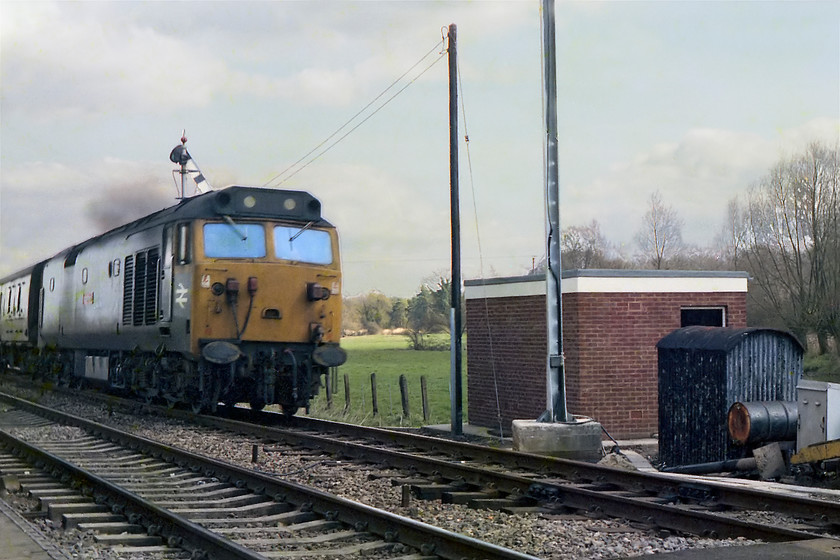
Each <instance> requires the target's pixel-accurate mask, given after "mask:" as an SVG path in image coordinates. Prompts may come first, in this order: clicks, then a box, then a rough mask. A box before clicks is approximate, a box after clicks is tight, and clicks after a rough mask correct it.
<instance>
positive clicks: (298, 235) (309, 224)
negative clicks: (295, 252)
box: [289, 222, 315, 243]
mask: <svg viewBox="0 0 840 560" xmlns="http://www.w3.org/2000/svg"><path fill="white" fill-rule="evenodd" d="M314 224H315V222H309V223H308V224H306V225H305V226H303V227H302V228H300V230H299V231H298V232H297V233H296V234H294V235H293V236H291V237H290V238H289V243H291V242H292V241H294V240H295V239H297V238H298V237H300V235H301V234H302V233H303V232H304V231H306V230H308V229H309V228H311V227H312V226H313V225H314Z"/></svg>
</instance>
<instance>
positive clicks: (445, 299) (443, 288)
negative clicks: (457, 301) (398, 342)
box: [406, 277, 452, 350]
mask: <svg viewBox="0 0 840 560" xmlns="http://www.w3.org/2000/svg"><path fill="white" fill-rule="evenodd" d="M451 293H452V281H451V280H450V279H448V278H443V277H440V278H438V280H437V283H436V284H431V283H430V282H426V283H424V284H423V285H422V286H420V292H418V293H417V295H415V296H414V297H413V298H411V299H410V300H409V301H408V306H407V331H406V336H408V338H409V340H410V341H411V344H412V347H413V348H414V349H415V350H427V349H434V348H430V347H429V345H428V343H427V341H426V338H425V335H427V334H430V333H439V332H449V309H450V305H451V302H450V299H451V295H450V294H451Z"/></svg>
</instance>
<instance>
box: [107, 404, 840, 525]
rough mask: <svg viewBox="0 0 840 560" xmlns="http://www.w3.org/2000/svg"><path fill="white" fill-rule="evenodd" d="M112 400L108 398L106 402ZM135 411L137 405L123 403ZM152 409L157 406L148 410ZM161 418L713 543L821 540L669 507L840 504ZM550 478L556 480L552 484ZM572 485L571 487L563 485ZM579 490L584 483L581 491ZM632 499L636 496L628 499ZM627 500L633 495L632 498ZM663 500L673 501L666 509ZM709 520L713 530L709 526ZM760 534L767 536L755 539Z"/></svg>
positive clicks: (825, 519)
mask: <svg viewBox="0 0 840 560" xmlns="http://www.w3.org/2000/svg"><path fill="white" fill-rule="evenodd" d="M109 399H113V397H109ZM126 402H128V403H131V405H132V406H133V407H134V408H136V407H137V406H138V404H137V403H136V402H133V401H126ZM153 408H158V407H153ZM160 409H161V410H162V411H165V412H166V413H167V414H168V415H170V416H172V417H175V418H182V419H186V420H189V421H191V422H195V423H199V424H203V425H206V426H209V427H212V428H215V429H226V430H232V431H237V432H239V433H244V434H248V435H253V436H256V437H259V438H263V439H270V440H274V441H282V442H285V443H287V444H290V445H293V446H303V447H307V448H311V449H317V450H323V451H328V452H331V453H336V454H342V455H345V456H354V457H356V458H359V459H364V460H369V461H376V462H379V463H382V464H387V465H391V466H395V467H401V468H405V469H409V470H413V471H418V472H425V473H427V474H431V475H439V476H441V477H442V478H446V479H449V480H453V481H464V482H466V483H469V484H474V485H477V486H487V485H492V486H493V487H495V488H497V489H501V490H503V491H506V492H509V493H511V494H512V495H518V496H531V497H534V498H535V499H537V500H541V501H543V502H549V503H550V502H555V503H561V502H562V503H563V504H564V505H566V506H568V507H571V508H577V509H583V510H591V509H593V508H595V509H599V510H600V511H602V512H603V513H605V514H608V515H613V516H616V517H625V518H627V519H631V520H635V521H639V522H642V523H646V524H654V525H657V526H659V527H662V528H667V529H674V530H678V531H684V532H689V533H693V534H698V535H708V534H714V535H717V536H720V537H738V536H742V537H747V538H763V539H765V540H772V541H779V540H802V539H811V538H816V537H821V536H823V535H820V534H815V533H811V532H808V531H799V530H792V529H783V528H777V527H772V526H764V525H761V524H756V523H752V522H745V521H741V520H737V519H733V518H731V517H724V516H718V515H712V514H708V513H705V512H701V511H696V510H695V511H691V510H689V509H688V508H686V507H680V506H678V505H676V503H677V502H678V501H680V500H682V499H685V500H690V501H696V502H700V503H714V504H716V505H719V504H722V505H727V506H732V507H736V508H741V509H747V510H763V511H776V512H779V513H783V514H786V515H793V516H801V517H804V518H812V519H817V520H818V521H819V522H822V523H825V524H834V525H835V526H836V525H838V524H840V504H839V503H836V502H829V501H825V500H817V499H813V498H807V497H802V496H781V495H778V494H775V493H773V492H770V491H766V490H758V489H752V488H740V487H732V486H728V485H726V484H723V483H715V482H713V481H708V480H703V481H698V480H697V479H695V478H691V477H686V476H681V475H673V474H661V473H645V472H639V471H628V470H623V469H616V468H612V467H606V466H603V465H597V464H592V463H585V462H580V461H572V460H568V459H558V458H553V457H547V456H542V455H535V454H528V453H522V452H516V451H510V450H506V449H495V448H491V447H486V446H481V445H475V444H470V443H463V442H456V441H451V440H446V439H441V438H433V437H429V436H423V435H417V434H409V433H405V432H401V431H397V430H387V429H382V428H371V427H364V426H356V425H351V424H342V423H337V422H331V421H324V420H312V419H308V418H298V417H294V418H292V419H285V418H283V417H281V416H280V415H278V414H271V413H267V414H266V413H260V414H258V415H253V411H250V410H247V409H237V408H234V409H230V410H228V412H229V413H232V415H236V416H239V417H243V416H245V417H254V418H257V419H259V420H260V421H263V420H267V419H271V421H272V422H271V423H273V424H277V423H285V424H291V425H292V426H296V427H302V428H304V429H312V426H313V425H314V426H315V429H319V430H325V429H326V430H327V431H330V432H334V433H339V434H340V435H342V436H344V437H352V438H359V439H373V440H375V441H378V442H380V443H383V444H387V445H400V446H404V447H410V448H415V449H426V450H429V451H436V452H441V453H445V454H448V455H451V456H452V457H453V460H444V459H437V458H431V457H419V456H417V455H415V454H411V453H406V452H404V451H395V450H393V449H380V448H376V447H371V446H368V445H364V444H359V443H353V442H342V441H335V440H333V439H331V438H329V437H325V436H323V435H320V434H313V433H301V432H300V431H298V430H292V429H287V428H280V427H277V426H271V427H267V426H265V425H262V424H254V423H252V422H245V421H241V420H232V419H229V418H220V417H218V416H200V415H195V414H193V413H191V412H187V411H179V410H168V409H165V408H163V407H160ZM460 459H465V460H466V459H468V460H473V461H480V462H484V463H495V464H498V465H502V466H504V467H505V468H509V469H523V470H526V471H529V472H534V473H539V474H541V475H543V476H545V477H547V478H545V479H540V480H535V479H534V478H533V477H521V476H517V475H516V474H512V473H495V472H491V471H488V470H486V469H483V468H480V467H475V466H472V465H467V464H462V463H460V462H459V460H460ZM549 477H556V478H560V479H562V480H560V481H556V480H551V479H550V478H549ZM570 482H571V483H573V484H570ZM580 484H591V485H592V486H593V487H600V488H599V489H598V490H595V489H594V488H585V487H581V486H579V485H580ZM634 494H635V496H633V495H634ZM629 496H633V497H632V498H631V497H629ZM668 502H672V503H673V505H671V504H669V503H668ZM713 520H716V521H714V523H715V525H714V528H710V524H711V523H712V522H713ZM759 532H761V533H766V534H765V535H764V536H762V537H758V536H756V535H757V534H758V533H759Z"/></svg>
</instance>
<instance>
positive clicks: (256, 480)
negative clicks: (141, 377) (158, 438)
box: [0, 393, 534, 560]
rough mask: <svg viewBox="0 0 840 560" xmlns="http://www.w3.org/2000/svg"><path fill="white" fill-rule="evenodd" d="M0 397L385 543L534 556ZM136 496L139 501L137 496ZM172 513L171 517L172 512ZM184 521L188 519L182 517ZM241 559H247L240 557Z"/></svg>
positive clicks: (508, 558) (526, 559)
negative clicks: (301, 508)
mask: <svg viewBox="0 0 840 560" xmlns="http://www.w3.org/2000/svg"><path fill="white" fill-rule="evenodd" d="M0 399H3V400H5V401H7V402H9V403H11V404H13V405H14V406H15V407H18V408H21V409H24V410H28V411H30V412H33V413H35V414H38V415H39V416H43V417H46V418H50V419H52V420H54V421H57V422H60V423H63V424H68V425H73V426H77V427H79V428H82V429H84V430H87V431H89V432H91V433H92V434H94V435H96V436H98V437H101V438H104V439H108V440H110V441H112V442H114V443H118V444H120V445H123V446H126V447H131V448H132V449H144V450H145V452H146V453H149V454H151V455H152V456H154V457H156V458H159V459H161V460H164V461H167V462H172V463H175V464H176V465H179V466H182V467H185V468H194V469H199V470H201V471H203V472H204V473H205V475H208V476H215V477H217V478H219V479H220V480H223V481H235V482H236V484H237V486H240V487H247V488H249V489H250V490H251V491H253V492H255V493H258V494H265V495H269V496H273V497H274V498H275V500H278V501H289V502H293V503H306V504H308V506H309V507H310V508H311V510H312V511H314V512H316V513H319V514H321V515H324V516H325V517H328V518H331V519H335V520H339V521H342V522H344V523H346V524H348V525H350V526H356V527H358V526H360V525H359V524H360V523H362V525H363V526H364V529H365V531H367V532H369V533H372V534H375V535H377V536H379V537H380V538H383V539H385V540H387V541H391V542H401V543H403V544H406V545H409V546H411V547H414V548H417V549H418V550H422V551H424V553H428V554H434V555H436V556H439V557H441V558H447V559H457V560H460V559H464V558H476V559H477V558H482V559H499V560H533V559H534V557H533V556H530V555H527V554H522V553H520V552H517V551H513V550H510V549H506V548H503V547H500V546H497V545H494V544H491V543H487V542H484V541H480V540H478V539H474V538H471V537H466V536H464V535H459V534H457V533H453V532H451V531H447V530H444V529H441V528H438V527H433V526H431V525H427V524H425V523H421V522H419V521H415V520H413V519H409V518H405V517H400V516H398V515H395V514H392V513H390V512H386V511H383V510H380V509H377V508H374V507H371V506H367V505H365V504H361V503H358V502H354V501H352V500H347V499H344V498H340V497H338V496H335V495H332V494H329V493H327V492H323V491H321V490H318V489H315V488H309V487H306V486H303V485H300V484H296V483H293V482H288V481H283V480H278V479H277V478H275V477H272V476H269V475H266V474H262V473H259V472H256V471H252V470H248V469H244V468H242V467H238V466H236V465H233V464H230V463H226V462H224V461H220V460H217V459H213V458H210V457H205V456H202V455H197V454H194V453H190V452H187V451H185V450H182V449H178V448H176V447H173V446H169V445H163V444H160V443H158V442H155V441H152V440H149V439H147V438H143V437H140V436H136V435H133V434H128V433H125V432H122V431H120V430H116V429H114V428H110V427H108V426H105V425H102V424H99V423H97V422H93V421H90V420H86V419H84V418H80V417H78V416H74V415H71V414H67V413H64V412H59V411H56V410H52V409H49V408H47V407H44V406H41V405H38V404H35V403H33V402H30V401H26V400H23V399H19V398H17V397H13V396H11V395H7V394H5V393H0ZM138 499H140V500H142V498H138ZM150 505H153V504H150ZM171 515H173V516H175V514H171ZM176 517H180V516H176ZM184 521H186V522H187V523H190V522H189V521H187V520H184ZM242 558H247V557H245V556H243V557H242Z"/></svg>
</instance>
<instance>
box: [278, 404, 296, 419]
mask: <svg viewBox="0 0 840 560" xmlns="http://www.w3.org/2000/svg"><path fill="white" fill-rule="evenodd" d="M281 406H282V408H283V416H286V417H287V418H291V417H292V416H294V415H295V413H297V411H298V407H296V406H291V405H286V404H284V405H281Z"/></svg>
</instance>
